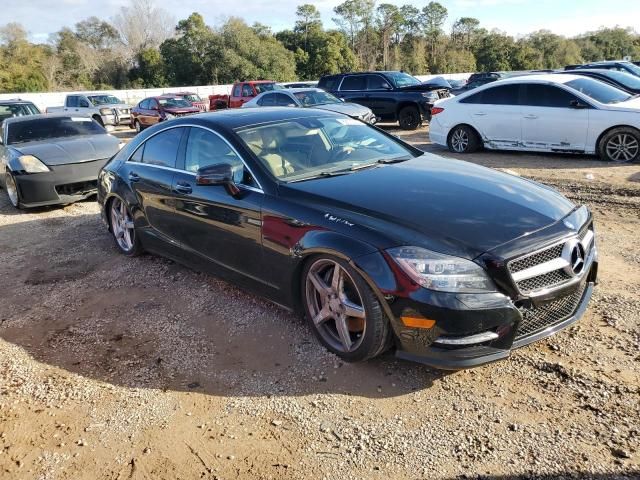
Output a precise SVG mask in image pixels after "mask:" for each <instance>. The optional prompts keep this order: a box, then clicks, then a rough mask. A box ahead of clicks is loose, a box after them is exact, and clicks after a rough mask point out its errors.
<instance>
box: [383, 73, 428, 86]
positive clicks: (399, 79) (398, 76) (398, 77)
mask: <svg viewBox="0 0 640 480" xmlns="http://www.w3.org/2000/svg"><path fill="white" fill-rule="evenodd" d="M386 75H387V76H388V77H391V79H392V80H393V83H395V84H396V87H398V88H401V87H408V86H410V85H420V84H421V83H422V82H421V81H420V80H418V79H417V78H416V77H412V76H411V75H409V74H408V73H404V72H387V73H386Z"/></svg>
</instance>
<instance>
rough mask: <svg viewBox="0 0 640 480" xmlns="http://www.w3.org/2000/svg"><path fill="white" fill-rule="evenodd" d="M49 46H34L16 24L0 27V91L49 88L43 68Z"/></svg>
mask: <svg viewBox="0 0 640 480" xmlns="http://www.w3.org/2000/svg"><path fill="white" fill-rule="evenodd" d="M49 55H51V52H50V50H49V49H48V47H45V46H43V45H33V44H31V43H29V41H28V40H27V32H26V30H25V29H24V28H23V27H22V25H20V24H18V23H9V24H7V25H5V26H4V27H2V28H0V92H39V91H44V90H46V89H47V87H48V83H47V80H46V77H45V75H44V72H43V69H42V65H43V62H44V61H45V60H46V58H47V57H48V56H49Z"/></svg>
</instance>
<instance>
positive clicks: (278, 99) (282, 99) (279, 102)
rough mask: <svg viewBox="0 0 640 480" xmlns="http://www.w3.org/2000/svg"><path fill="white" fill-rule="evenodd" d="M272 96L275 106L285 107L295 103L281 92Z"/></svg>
mask: <svg viewBox="0 0 640 480" xmlns="http://www.w3.org/2000/svg"><path fill="white" fill-rule="evenodd" d="M273 97H274V105H276V106H277V107H286V106H288V105H291V104H295V102H294V101H293V100H292V99H291V97H289V96H288V95H285V94H283V93H275V94H274V95H273Z"/></svg>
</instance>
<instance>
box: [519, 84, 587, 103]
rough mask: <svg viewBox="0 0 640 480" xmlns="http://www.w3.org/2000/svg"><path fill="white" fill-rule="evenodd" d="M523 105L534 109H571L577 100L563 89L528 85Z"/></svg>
mask: <svg viewBox="0 0 640 480" xmlns="http://www.w3.org/2000/svg"><path fill="white" fill-rule="evenodd" d="M525 92H526V93H525V95H524V99H523V105H528V106H532V107H553V108H569V105H570V103H571V102H572V101H574V100H577V98H576V97H575V96H574V95H572V94H571V93H569V92H567V91H566V90H563V89H562V88H558V87H554V86H552V85H542V84H533V83H531V84H528V85H527V86H526V90H525Z"/></svg>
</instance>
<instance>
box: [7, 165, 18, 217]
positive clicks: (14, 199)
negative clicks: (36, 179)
mask: <svg viewBox="0 0 640 480" xmlns="http://www.w3.org/2000/svg"><path fill="white" fill-rule="evenodd" d="M5 188H6V189H7V196H8V197H9V201H10V202H11V205H13V206H14V207H16V208H17V207H18V204H19V199H18V187H17V185H16V181H15V179H14V178H13V176H12V175H11V174H10V173H8V172H7V173H6V175H5Z"/></svg>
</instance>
